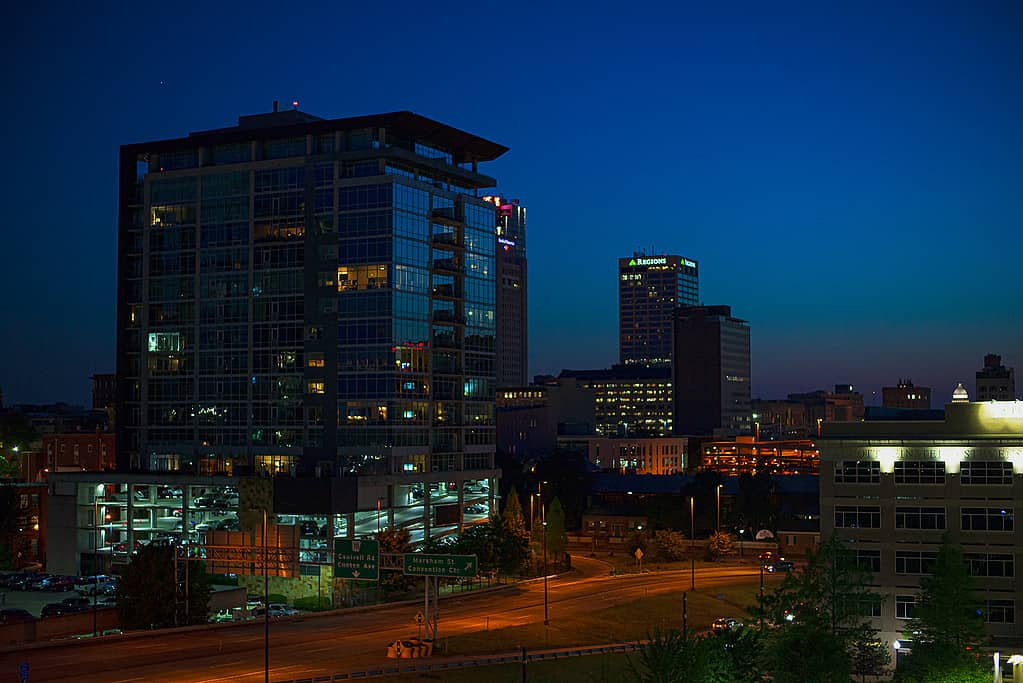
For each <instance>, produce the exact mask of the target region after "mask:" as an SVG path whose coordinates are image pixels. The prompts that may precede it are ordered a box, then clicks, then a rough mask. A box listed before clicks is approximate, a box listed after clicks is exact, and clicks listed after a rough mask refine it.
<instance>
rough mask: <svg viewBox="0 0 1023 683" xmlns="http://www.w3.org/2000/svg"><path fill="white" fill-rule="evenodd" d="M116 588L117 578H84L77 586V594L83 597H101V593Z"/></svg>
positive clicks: (102, 576)
mask: <svg viewBox="0 0 1023 683" xmlns="http://www.w3.org/2000/svg"><path fill="white" fill-rule="evenodd" d="M111 587H113V588H114V589H116V588H117V577H116V576H108V575H106V574H101V575H99V576H85V577H82V580H81V581H80V582H79V584H78V592H79V593H82V594H83V595H92V594H93V593H96V594H98V595H103V592H104V591H105V590H107V589H108V588H111Z"/></svg>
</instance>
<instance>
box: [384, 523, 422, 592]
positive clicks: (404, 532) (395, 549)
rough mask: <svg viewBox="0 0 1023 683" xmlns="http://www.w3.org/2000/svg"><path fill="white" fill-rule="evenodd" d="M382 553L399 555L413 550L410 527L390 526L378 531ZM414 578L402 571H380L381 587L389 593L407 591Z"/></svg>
mask: <svg viewBox="0 0 1023 683" xmlns="http://www.w3.org/2000/svg"><path fill="white" fill-rule="evenodd" d="M376 537H377V541H379V542H380V552H381V553H397V554H399V555H401V554H405V553H410V552H412V542H411V539H410V537H409V532H408V529H399V528H395V527H388V528H386V529H382V530H380V531H378V532H377V535H376ZM412 582H413V578H412V577H411V576H405V575H404V574H402V573H401V572H380V584H379V585H380V588H381V589H383V590H384V591H385V592H386V593H388V594H391V595H393V594H396V593H405V592H406V591H408V590H409V588H411V587H412Z"/></svg>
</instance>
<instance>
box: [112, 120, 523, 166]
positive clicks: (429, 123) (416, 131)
mask: <svg viewBox="0 0 1023 683" xmlns="http://www.w3.org/2000/svg"><path fill="white" fill-rule="evenodd" d="M358 128H386V129H388V130H389V131H391V134H393V135H396V136H398V137H407V138H414V139H417V140H422V141H424V142H428V143H430V144H432V145H436V146H438V147H441V148H444V149H446V150H450V151H451V154H452V160H453V161H454V162H455V163H456V164H461V163H467V162H471V161H493V160H494V159H496V158H497V157H499V156H501V155H502V154H504V153H505V152H507V151H508V148H507V147H505V146H504V145H499V144H497V143H496V142H492V141H490V140H486V139H484V138H481V137H479V136H477V135H473V134H472V133H467V132H465V131H463V130H459V129H458V128H454V127H452V126H449V125H447V124H444V123H440V122H439V121H434V120H433V119H429V118H427V117H425V116H421V115H419V114H416V113H414V112H411V111H396V112H389V113H386V114H372V115H369V116H353V117H347V118H339V119H322V118H320V117H318V116H314V115H312V114H308V113H306V112H302V111H299V110H297V109H292V110H287V111H277V112H270V113H266V114H252V115H248V116H239V117H238V125H236V126H232V127H229V128H218V129H214V130H207V131H199V132H194V133H189V134H188V136H187V137H184V138H173V139H169V140H158V141H153V142H142V143H136V144H132V145H125V146H124V147H123V148H122V149H123V150H125V151H128V152H167V151H176V150H180V149H182V148H187V147H194V146H195V145H196V144H229V143H232V142H244V141H246V140H249V139H251V138H252V133H253V131H255V130H259V131H263V133H261V134H265V132H268V131H273V132H274V134H275V135H280V136H282V137H287V136H298V135H322V134H324V133H331V132H334V131H337V130H352V129H358Z"/></svg>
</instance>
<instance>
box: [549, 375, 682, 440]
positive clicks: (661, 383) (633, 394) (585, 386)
mask: <svg viewBox="0 0 1023 683" xmlns="http://www.w3.org/2000/svg"><path fill="white" fill-rule="evenodd" d="M556 384H557V386H558V387H559V388H564V389H565V390H566V391H570V392H572V393H575V394H577V395H578V396H580V397H581V398H583V399H584V400H590V399H591V398H592V401H593V419H594V422H593V426H594V431H595V432H596V434H598V435H599V436H609V437H614V436H621V437H628V436H670V435H671V427H672V410H671V402H672V388H671V368H669V367H666V366H655V367H644V366H639V365H614V366H612V367H611V368H609V369H604V370H562V371H561V374H560V375H558V378H557V380H556ZM554 391H555V393H557V390H554Z"/></svg>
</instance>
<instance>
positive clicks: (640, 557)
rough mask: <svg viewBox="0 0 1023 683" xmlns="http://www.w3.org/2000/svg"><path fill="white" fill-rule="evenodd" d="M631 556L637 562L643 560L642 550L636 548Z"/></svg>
mask: <svg viewBox="0 0 1023 683" xmlns="http://www.w3.org/2000/svg"><path fill="white" fill-rule="evenodd" d="M633 555H635V556H636V559H637V560H642V559H643V549H642V548H636V552H634V553H633Z"/></svg>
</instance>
